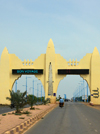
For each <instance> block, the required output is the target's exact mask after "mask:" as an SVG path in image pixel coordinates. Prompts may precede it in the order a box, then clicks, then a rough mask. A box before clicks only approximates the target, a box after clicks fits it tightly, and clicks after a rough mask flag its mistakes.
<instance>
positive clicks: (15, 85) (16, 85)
mask: <svg viewBox="0 0 100 134" xmlns="http://www.w3.org/2000/svg"><path fill="white" fill-rule="evenodd" d="M15 92H17V80H16V81H15Z"/></svg>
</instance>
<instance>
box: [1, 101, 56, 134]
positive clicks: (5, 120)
mask: <svg viewBox="0 0 100 134" xmlns="http://www.w3.org/2000/svg"><path fill="white" fill-rule="evenodd" d="M56 106H58V103H56V104H47V105H36V106H34V107H35V110H30V107H29V108H23V111H29V112H30V114H29V115H28V116H27V114H22V115H14V114H12V112H8V113H9V114H8V113H6V115H5V116H2V114H0V134H5V133H6V132H7V131H8V132H10V131H11V130H12V129H13V128H16V126H18V125H20V124H21V123H24V122H25V121H27V120H28V119H30V118H34V117H35V116H37V115H39V114H41V113H43V112H44V113H45V111H48V110H49V111H50V109H52V108H53V107H56ZM46 114H47V113H46ZM20 117H22V118H23V119H20ZM13 133H14V132H13Z"/></svg>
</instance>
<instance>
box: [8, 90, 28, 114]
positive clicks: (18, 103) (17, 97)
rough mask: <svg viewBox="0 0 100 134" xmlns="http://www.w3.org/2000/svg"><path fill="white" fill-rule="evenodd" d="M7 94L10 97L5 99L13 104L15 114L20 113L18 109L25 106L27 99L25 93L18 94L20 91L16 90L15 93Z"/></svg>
mask: <svg viewBox="0 0 100 134" xmlns="http://www.w3.org/2000/svg"><path fill="white" fill-rule="evenodd" d="M9 92H10V97H6V99H8V100H9V101H11V103H13V104H14V106H15V108H16V113H20V108H22V107H23V106H24V105H26V104H27V98H26V97H25V95H26V91H25V92H24V93H20V90H17V92H14V91H13V90H12V91H11V90H9Z"/></svg>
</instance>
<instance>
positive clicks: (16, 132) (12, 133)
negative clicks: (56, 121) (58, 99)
mask: <svg viewBox="0 0 100 134" xmlns="http://www.w3.org/2000/svg"><path fill="white" fill-rule="evenodd" d="M57 106H58V104H56V105H54V106H52V107H50V108H48V109H47V110H45V111H42V112H41V113H39V114H37V115H35V116H34V117H32V118H29V119H28V120H27V121H25V122H24V123H21V124H20V125H18V126H16V127H14V128H12V129H11V130H9V131H6V132H5V133H4V134H22V133H23V132H24V131H26V130H27V129H28V128H29V127H30V126H32V125H33V124H34V123H35V122H36V121H38V120H40V119H41V117H44V116H45V115H46V114H47V113H49V112H50V111H51V110H53V109H54V108H56V107H57Z"/></svg>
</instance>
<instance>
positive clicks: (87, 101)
mask: <svg viewBox="0 0 100 134" xmlns="http://www.w3.org/2000/svg"><path fill="white" fill-rule="evenodd" d="M87 102H88V83H87Z"/></svg>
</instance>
